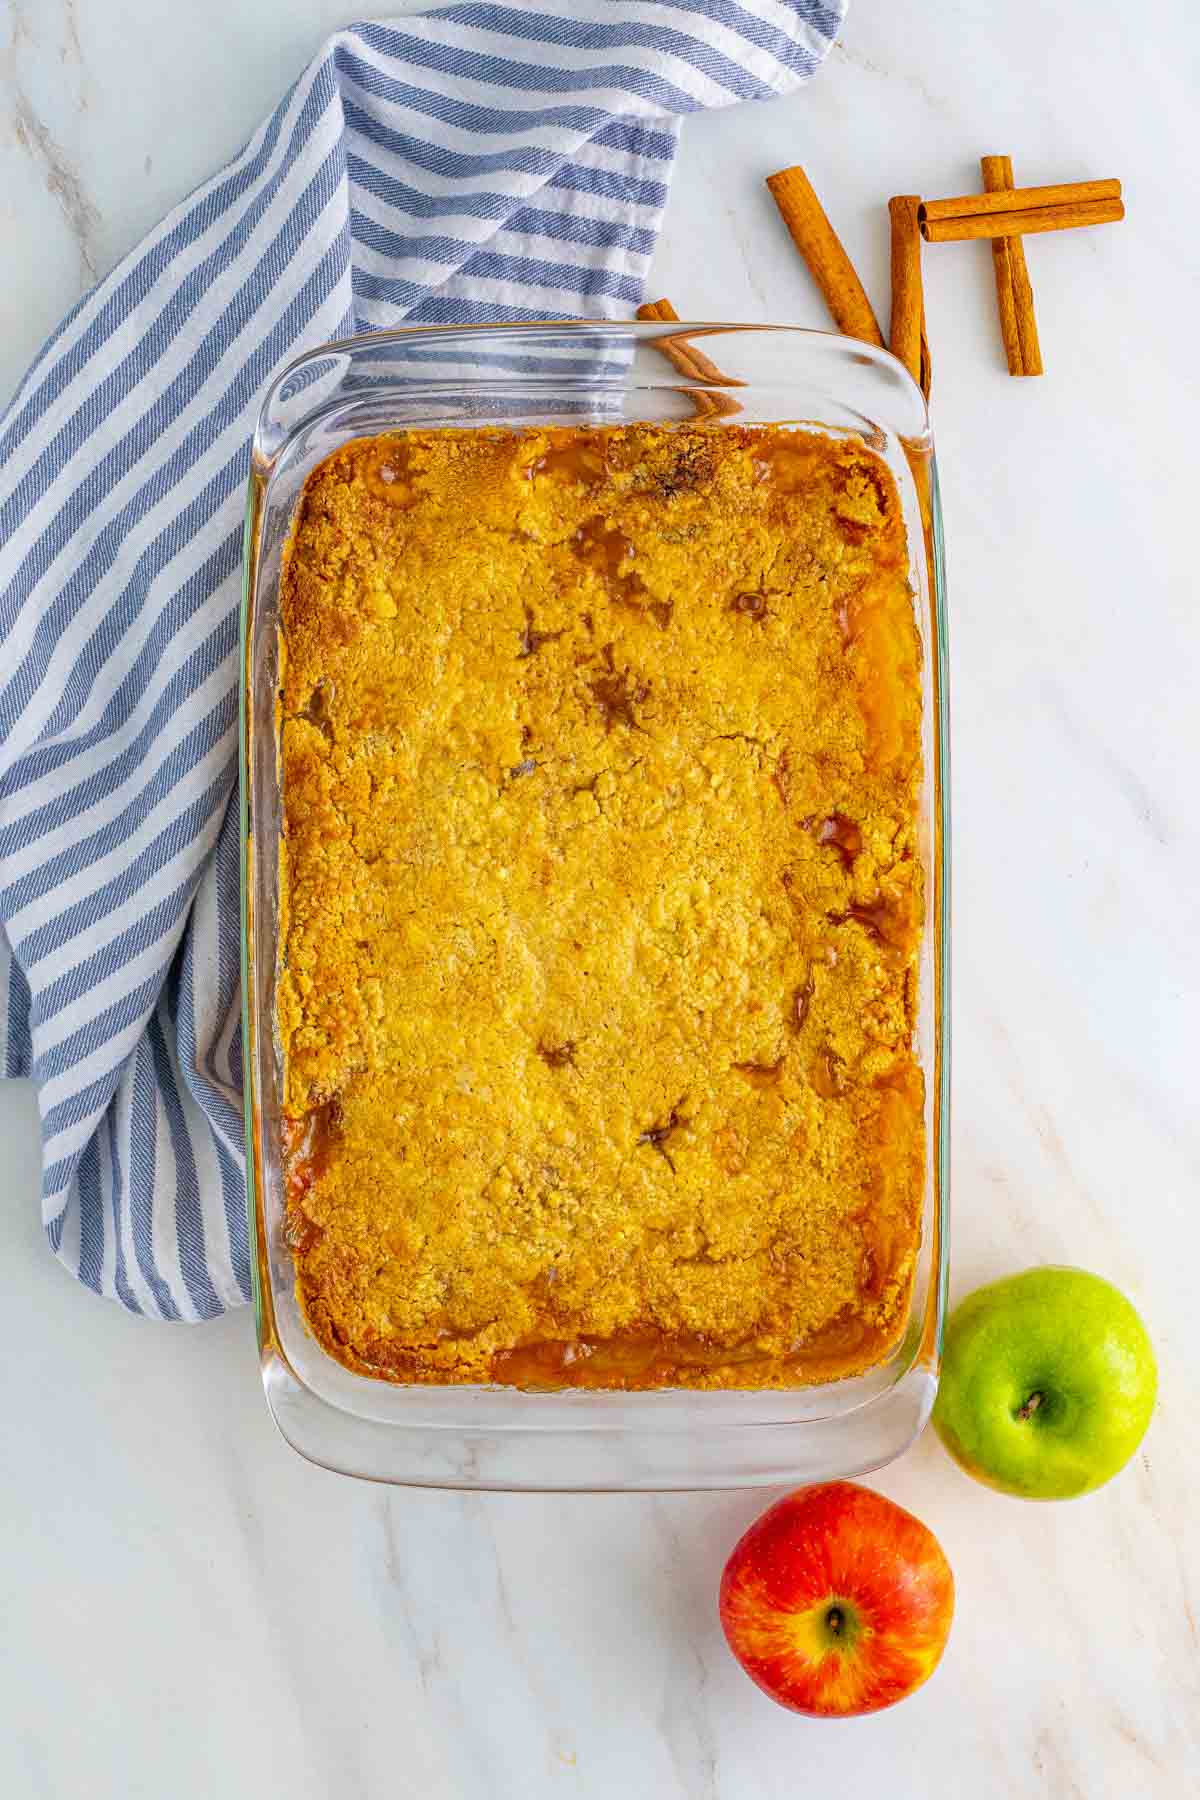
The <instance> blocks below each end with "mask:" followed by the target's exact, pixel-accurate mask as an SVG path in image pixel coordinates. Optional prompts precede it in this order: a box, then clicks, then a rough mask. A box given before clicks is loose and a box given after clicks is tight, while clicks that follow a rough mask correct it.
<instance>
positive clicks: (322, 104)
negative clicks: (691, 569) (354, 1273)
mask: <svg viewBox="0 0 1200 1800" xmlns="http://www.w3.org/2000/svg"><path fill="white" fill-rule="evenodd" d="M844 7H845V0H513V4H511V5H500V4H490V3H487V0H462V3H461V4H454V5H449V6H444V7H442V8H440V9H439V10H438V11H436V12H429V13H425V14H422V15H419V16H417V17H415V18H411V19H406V20H403V21H399V22H392V23H390V24H369V25H360V26H358V27H356V28H354V29H353V30H348V31H345V32H342V33H340V34H339V35H338V36H337V37H335V38H333V39H331V40H330V41H329V43H328V44H327V45H326V46H325V49H324V51H323V52H322V54H321V55H320V56H319V57H318V58H317V60H316V61H315V62H313V63H312V65H311V66H310V67H309V68H308V69H306V70H305V72H304V74H303V75H302V76H301V78H300V80H299V81H298V82H297V83H296V85H295V87H294V88H293V89H292V91H291V92H290V93H289V94H288V96H287V97H286V99H285V100H284V101H283V103H282V105H281V106H280V107H279V108H278V110H277V111H276V112H275V113H274V114H273V115H272V116H271V118H270V119H268V120H267V122H266V124H265V125H263V126H262V128H261V129H260V130H259V131H258V132H257V133H256V134H255V136H254V137H253V138H252V139H251V141H250V143H249V144H248V145H247V147H246V149H245V150H244V151H243V153H242V154H241V155H240V156H239V157H238V158H237V160H236V161H235V162H233V163H231V164H230V165H229V167H228V168H226V169H224V170H223V171H222V172H221V173H220V174H219V175H217V176H216V177H214V178H213V180H211V181H209V182H208V183H206V185H205V186H204V187H202V188H201V189H200V190H199V191H198V192H197V193H196V194H194V195H193V196H192V198H191V199H190V200H187V201H185V203H184V204H183V205H182V206H180V207H178V208H177V209H176V210H175V211H174V212H173V213H172V214H171V215H170V216H169V217H168V218H166V219H165V220H164V221H163V222H162V224H161V225H160V226H159V227H158V229H157V230H156V231H154V232H152V233H151V235H150V236H149V237H148V238H147V239H146V241H145V242H144V243H143V244H141V245H140V246H139V247H138V248H137V249H136V250H135V251H134V252H133V254H132V255H131V256H129V257H127V258H126V260H125V261H124V262H123V263H122V264H121V265H120V266H119V267H118V268H117V269H115V270H114V272H113V273H112V274H111V275H110V276H108V278H107V279H106V280H105V281H103V282H101V284H100V285H99V287H97V288H96V289H94V291H93V292H92V293H91V294H89V295H88V296H87V297H86V299H84V300H83V301H81V302H80V304H79V305H78V306H77V307H76V308H75V310H74V311H73V312H72V313H71V314H70V316H69V317H68V318H67V319H66V321H65V322H64V323H63V325H62V326H61V327H60V328H59V330H58V331H57V332H56V334H55V335H54V337H53V338H52V339H51V340H50V342H49V343H48V344H47V346H46V348H45V349H44V350H43V352H42V354H41V356H40V357H39V359H38V361H37V362H36V364H35V365H34V367H33V369H32V370H31V371H30V373H29V375H28V376H27V378H26V380H25V382H24V383H23V385H22V387H21V389H20V391H19V392H18V394H17V396H16V398H15V400H14V401H13V403H12V405H11V406H10V408H9V409H8V411H7V413H6V414H5V415H4V417H3V420H2V421H0V594H2V595H3V608H2V613H0V631H2V633H3V642H4V649H3V659H2V665H0V683H2V684H3V685H2V688H0V734H2V744H3V750H2V756H0V856H2V858H3V861H2V864H0V922H2V931H0V1066H3V1067H4V1068H5V1070H6V1072H7V1073H8V1074H10V1075H24V1074H31V1075H32V1076H33V1079H34V1081H35V1082H36V1083H37V1087H38V1093H39V1100H40V1106H41V1115H42V1125H43V1137H44V1168H45V1173H44V1184H43V1202H42V1204H43V1213H44V1219H45V1225H46V1230H47V1233H48V1235H49V1238H50V1242H51V1244H52V1245H53V1247H54V1249H55V1251H56V1252H57V1253H58V1255H59V1256H60V1257H61V1258H62V1260H63V1261H64V1262H65V1263H66V1265H67V1266H68V1268H70V1269H71V1270H72V1272H73V1273H75V1274H77V1275H78V1277H79V1279H80V1280H81V1281H83V1282H85V1283H86V1284H87V1285H88V1286H89V1287H91V1288H94V1289H95V1290H96V1292H97V1293H101V1294H107V1295H109V1296H111V1297H113V1298H115V1299H118V1300H120V1301H121V1302H122V1303H123V1304H124V1305H125V1306H127V1307H129V1308H130V1309H131V1310H133V1311H135V1312H142V1313H148V1314H151V1315H154V1316H157V1317H160V1318H166V1319H202V1318H210V1317H212V1316H213V1315H214V1314H216V1313H219V1312H221V1311H222V1310H223V1309H224V1308H225V1307H227V1306H231V1305H235V1304H237V1303H239V1302H241V1301H244V1300H246V1299H248V1298H249V1295H250V1270H249V1251H248V1243H247V1231H246V1222H245V1213H244V1206H245V1201H244V1165H243V1152H242V1126H241V1080H242V1077H241V1038H240V1025H239V972H238V955H239V922H238V920H239V903H238V846H237V821H236V808H235V807H233V806H231V805H230V804H229V802H230V795H231V791H232V789H233V787H234V784H235V781H236V717H235V715H236V684H237V656H236V638H237V607H238V598H239V560H240V552H241V530H242V505H243V490H244V487H245V481H246V473H247V446H248V442H249V438H250V435H251V430H252V426H253V421H254V417H255V413H256V410H257V405H258V401H259V397H260V395H261V393H262V391H263V389H264V388H265V386H266V384H267V383H268V381H269V379H270V378H271V376H272V375H273V374H274V373H275V372H277V371H278V369H279V368H280V366H281V364H283V363H284V362H286V361H287V360H288V359H289V358H291V357H292V356H294V355H296V354H297V353H298V352H299V351H301V350H303V349H306V348H309V347H311V346H312V345H315V344H318V343H321V342H322V341H324V340H326V339H328V338H333V337H339V336H345V335H346V334H348V333H350V332H356V331H363V330H369V329H372V328H377V327H384V326H391V325H395V324H397V323H398V322H399V321H401V320H433V321H473V320H484V319H533V318H546V317H550V318H562V317H564V316H574V315H585V316H600V317H613V316H617V317H623V316H626V315H627V314H628V313H629V312H630V311H631V310H632V309H633V308H634V307H635V306H636V305H637V303H638V301H639V300H640V299H641V297H642V281H643V276H644V274H645V271H646V268H647V265H648V262H649V259H650V256H651V253H652V252H653V249H654V243H655V237H656V234H657V231H658V226H659V222H660V219H661V217H662V210H663V205H664V203H665V200H666V196H667V182H668V179H669V175H670V170H671V163H672V158H673V155H674V151H675V143H676V137H677V132H678V128H679V121H680V118H681V117H682V115H683V114H685V113H689V112H693V111H696V110H698V109H700V108H704V107H712V106H726V105H729V104H730V103H732V102H735V101H739V100H758V99H765V98H767V97H769V96H771V95H774V94H781V93H786V92H789V91H791V90H792V89H793V88H795V87H797V86H798V85H799V84H800V83H802V82H803V81H805V80H806V79H807V78H808V77H809V76H810V75H811V74H812V73H813V71H814V69H815V68H816V66H817V64H818V63H819V62H820V60H821V58H822V57H823V56H824V54H825V52H826V51H827V50H828V48H829V45H830V43H831V42H832V39H833V36H834V33H835V32H836V30H837V28H838V26H839V25H840V23H841V18H842V14H843V11H844Z"/></svg>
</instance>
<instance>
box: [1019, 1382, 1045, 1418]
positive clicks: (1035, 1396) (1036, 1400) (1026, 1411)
mask: <svg viewBox="0 0 1200 1800" xmlns="http://www.w3.org/2000/svg"><path fill="white" fill-rule="evenodd" d="M1045 1398H1046V1396H1045V1395H1044V1394H1040V1393H1039V1392H1038V1390H1037V1388H1034V1390H1033V1392H1032V1394H1030V1396H1029V1398H1028V1400H1027V1401H1026V1402H1025V1404H1024V1406H1023V1407H1022V1408H1021V1410H1020V1412H1019V1413H1018V1414H1017V1417H1018V1419H1032V1417H1033V1415H1034V1413H1035V1412H1036V1411H1037V1409H1038V1407H1039V1406H1040V1405H1041V1404H1042V1401H1043V1400H1044V1399H1045Z"/></svg>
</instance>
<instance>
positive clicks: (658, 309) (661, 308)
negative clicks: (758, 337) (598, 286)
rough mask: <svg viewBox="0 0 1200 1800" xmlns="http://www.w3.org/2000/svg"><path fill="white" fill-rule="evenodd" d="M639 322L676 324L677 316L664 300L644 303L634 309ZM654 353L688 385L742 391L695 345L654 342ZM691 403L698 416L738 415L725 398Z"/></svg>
mask: <svg viewBox="0 0 1200 1800" xmlns="http://www.w3.org/2000/svg"><path fill="white" fill-rule="evenodd" d="M637 316H638V318H639V319H645V320H648V321H651V322H657V323H659V324H671V325H674V324H678V322H679V314H678V313H677V312H676V311H675V308H674V307H673V306H672V305H671V302H670V301H669V300H667V299H665V298H664V299H662V300H645V301H643V303H642V304H641V306H639V307H638V309H637ZM654 347H655V349H656V350H661V352H662V354H663V355H664V356H665V357H666V359H667V361H668V362H669V363H670V364H671V366H672V368H674V369H677V370H678V371H679V373H680V374H681V375H682V376H683V377H684V378H685V379H686V380H687V381H702V382H707V383H708V384H710V385H711V386H713V387H745V385H746V384H745V382H744V381H736V380H734V379H733V378H732V377H731V376H729V375H725V374H723V373H722V372H721V370H720V369H718V367H717V365H716V363H715V362H713V361H712V359H711V358H710V357H707V356H705V354H704V352H703V350H697V349H696V347H695V345H694V344H691V343H688V342H684V343H676V342H675V341H674V339H672V338H669V337H665V338H657V339H655V345H654ZM692 401H693V404H694V406H695V408H696V412H697V414H698V415H701V416H703V415H705V414H709V415H712V414H714V413H715V414H716V415H718V416H719V417H725V418H727V417H728V416H729V415H730V414H731V413H736V412H740V411H741V410H742V409H741V406H740V404H739V403H738V401H736V400H733V399H731V398H730V397H729V395H728V394H693V395H692Z"/></svg>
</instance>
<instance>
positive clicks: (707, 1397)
mask: <svg viewBox="0 0 1200 1800" xmlns="http://www.w3.org/2000/svg"><path fill="white" fill-rule="evenodd" d="M699 416H703V417H705V418H706V419H707V421H708V423H709V424H710V425H711V427H712V429H714V430H719V429H721V426H722V422H723V421H724V420H727V419H728V420H731V421H736V422H737V423H738V424H747V423H749V424H780V423H784V424H792V425H803V426H804V428H805V429H808V430H814V429H815V430H819V431H821V432H824V433H827V434H829V435H831V436H833V437H843V436H847V435H853V436H858V437H861V438H863V439H864V440H866V442H867V443H869V444H870V446H871V447H872V448H873V449H874V450H875V451H876V452H877V453H878V454H879V455H880V456H882V457H883V458H884V460H885V461H886V462H887V463H888V465H889V467H890V469H891V471H892V474H893V475H894V477H895V480H896V483H897V487H898V489H899V492H900V496H901V500H902V504H903V509H904V514H905V521H906V525H907V531H908V544H909V556H910V583H911V588H912V595H913V606H914V610H915V615H916V619H917V623H918V627H919V630H920V635H921V641H922V646H923V688H924V693H923V700H924V760H925V781H924V796H923V805H922V830H921V850H922V855H923V857H924V862H925V893H926V919H925V930H924V936H923V946H922V956H921V967H920V1002H919V1013H918V1021H917V1032H916V1050H917V1054H918V1056H919V1059H920V1062H921V1066H922V1068H923V1070H924V1072H925V1087H926V1140H927V1154H926V1177H925V1194H924V1206H923V1218H922V1242H921V1250H920V1256H919V1260H918V1268H917V1276H916V1282H915V1286H914V1291H913V1298H912V1303H911V1308H910V1312H909V1317H908V1325H907V1329H906V1331H905V1333H904V1335H903V1337H902V1339H901V1341H900V1343H899V1344H898V1346H897V1348H896V1349H895V1351H894V1352H893V1354H892V1355H891V1356H890V1357H889V1359H888V1360H887V1361H886V1362H884V1363H882V1364H880V1365H879V1366H877V1367H875V1368H873V1369H871V1370H870V1371H869V1372H868V1373H867V1374H865V1375H861V1376H855V1377H853V1378H848V1379H845V1380H841V1381H837V1382H830V1383H826V1384H824V1385H821V1386H815V1387H798V1388H796V1389H793V1390H790V1391H782V1392H779V1391H773V1392H750V1391H745V1392H708V1391H700V1392H695V1391H690V1392H685V1391H682V1390H661V1391H654V1392H644V1393H606V1392H597V1391H595V1390H587V1389H575V1390H568V1391H564V1392H539V1393H526V1392H521V1391H519V1390H515V1389H512V1388H502V1387H490V1386H478V1387H461V1386H460V1387H450V1386H446V1387H431V1386H412V1387H403V1386H394V1385H392V1384H391V1383H388V1382H384V1381H378V1380H372V1379H370V1378H368V1377H364V1376H360V1375H357V1374H354V1373H351V1371H350V1370H348V1369H346V1368H343V1367H342V1365H341V1364H340V1363H338V1362H336V1361H335V1360H334V1359H333V1358H332V1357H330V1356H328V1355H327V1354H326V1353H325V1351H324V1350H323V1349H321V1347H320V1346H319V1345H318V1344H317V1342H316V1340H315V1339H314V1338H312V1337H311V1336H310V1335H309V1333H308V1331H307V1329H306V1327H305V1325H304V1322H303V1319H302V1316H301V1312H300V1309H299V1306H298V1303H297V1300H296V1295H295V1291H294V1271H293V1265H292V1257H291V1252H290V1250H289V1248H288V1244H287V1242H286V1239H285V1235H284V1192H283V1154H282V1129H281V1124H282V1121H281V1100H280V1095H281V1066H280V1055H279V1046H278V1042H277V1038H276V1033H275V1029H274V1018H275V981H276V964H277V949H278V940H279V931H278V910H279V843H280V831H281V823H282V806H281V791H280V774H279V759H278V746H277V724H276V714H277V690H278V653H277V645H278V625H279V583H280V567H281V557H282V553H283V549H284V545H285V542H286V539H287V535H288V532H289V529H290V525H291V521H292V516H293V512H294V509H295V506H296V503H297V500H298V497H299V494H300V491H301V489H302V487H303V484H304V482H305V479H306V478H307V476H308V474H309V472H310V471H311V470H312V469H313V467H314V466H315V465H316V464H317V463H318V462H319V461H321V460H322V459H323V458H324V457H326V456H328V455H329V454H330V453H331V452H332V451H333V450H335V449H337V448H338V447H339V446H340V445H342V444H344V443H346V442H347V441H348V440H350V439H352V438H356V437H363V436H369V435H372V434H374V433H377V432H382V431H396V430H403V429H405V428H406V427H415V426H421V427H425V428H428V427H432V426H457V427H463V426H471V427H486V426H496V425H508V426H521V425H530V426H531V425H546V424H553V425H563V424H580V423H603V424H617V423H623V422H631V421H635V420H638V421H653V422H655V423H660V424H661V423H669V422H672V421H678V422H682V421H685V420H689V419H691V420H694V419H696V418H697V417H699ZM245 542H246V557H245V592H244V599H243V608H242V641H241V654H242V694H241V699H242V705H241V803H242V832H243V838H242V845H243V862H242V920H243V948H242V955H243V962H242V989H243V1007H244V1032H245V1035H244V1045H245V1106H246V1172H247V1190H248V1201H249V1215H250V1237H251V1249H252V1264H253V1272H254V1299H255V1307H256V1311H257V1318H258V1341H259V1347H260V1360H261V1367H262V1377H263V1384H264V1387H265V1389H266V1395H267V1402H268V1405H269V1407H270V1410H271V1413H272V1416H273V1417H274V1419H275V1422H276V1424H277V1425H278V1427H279V1429H280V1431H281V1432H282V1434H283V1436H284V1437H285V1438H286V1439H287V1441H288V1442H289V1443H290V1444H291V1445H292V1446H293V1448H294V1449H296V1450H297V1451H299V1452H300V1454H301V1455H303V1456H306V1457H308V1458H309V1459H310V1460H311V1461H313V1462H316V1463H319V1464H321V1465H323V1466H324V1467H326V1468H330V1469H337V1470H340V1471H342V1472H344V1473H347V1474H352V1475H359V1476H365V1477H368V1478H370V1479H373V1480H377V1481H387V1482H396V1483H408V1484H413V1485H419V1486H424V1487H455V1488H500V1489H530V1490H538V1489H543V1490H544V1489H583V1490H587V1489H593V1490H614V1489H675V1488H723V1487H744V1486H753V1485H757V1484H768V1483H779V1482H792V1481H810V1480H814V1479H818V1478H827V1477H831V1476H838V1475H851V1474H856V1473H861V1472H862V1471H864V1470H867V1469H871V1468H877V1467H879V1466H880V1465H881V1464H882V1463H885V1462H887V1461H889V1460H890V1459H891V1458H893V1457H895V1456H897V1455H899V1454H900V1452H901V1451H903V1450H904V1449H905V1448H906V1447H907V1446H908V1445H909V1444H910V1443H911V1442H912V1440H913V1438H914V1437H915V1436H916V1435H917V1433H918V1432H919V1431H920V1429H921V1427H922V1426H923V1425H924V1423H925V1421H926V1419H927V1417H928V1415H929V1411H930V1408H931V1407H932V1405H933V1398H934V1394H935V1392H936V1388H937V1375H938V1361H939V1356H940V1351H941V1340H942V1326H943V1319H944V1313H945V1305H946V1285H947V1177H948V1097H949V1041H948V1019H947V1010H946V1003H947V997H948V992H949V986H948V950H949V934H948V857H949V840H948V829H947V827H948V808H947V775H948V752H947V699H946V669H947V664H946V620H945V584H944V577H943V564H942V538H941V521H940V512H939V506H938V490H937V476H936V469H935V463H934V456H933V441H932V437H931V435H930V428H929V419H928V414H927V411H926V407H925V403H924V401H923V400H922V398H921V395H920V393H919V392H918V390H917V388H916V387H915V386H914V385H913V383H912V381H911V380H910V379H909V377H908V375H907V374H906V373H905V371H904V370H903V369H902V367H901V366H900V364H899V363H897V362H896V361H895V360H894V359H893V358H892V357H891V356H889V355H888V354H887V353H886V352H885V351H881V350H876V349H874V348H872V347H870V346H868V345H864V344H861V343H857V342H855V341H853V340H851V339H848V338H841V337H833V336H830V335H828V334H826V333H822V332H812V331H802V330H797V329H793V328H790V327H782V326H779V327H777V326H761V327H760V326H747V325H721V324H704V325H699V324H687V323H684V324H661V323H653V324H619V323H612V324H609V323H581V324H572V325H545V326H541V325H534V326H514V325H497V326H491V327H486V326H485V327H480V326H472V327H463V328H459V327H454V326H451V327H440V328H438V327H418V328H414V329H412V330H401V331H396V332H389V333H384V334H380V335H372V336H369V337H359V338H352V339H348V340H346V341H344V342H340V343H332V344H328V345H326V346H324V347H322V348H321V349H318V350H315V351H312V352H310V353H309V354H307V355H305V356H303V357H301V358H300V359H299V360H298V361H297V362H295V363H293V364H292V365H291V366H290V367H289V368H288V369H286V370H285V371H284V372H283V374H282V375H280V376H279V377H278V379H277V380H276V381H275V383H274V384H273V386H272V387H271V389H270V391H269V392H268V394H267V396H266V399H265V401H264V402H263V407H262V412H261V415H260V417H259V421H258V427H257V430H256V432H255V436H254V443H253V447H252V455H251V470H250V490H249V503H248V509H247V518H246V540H245Z"/></svg>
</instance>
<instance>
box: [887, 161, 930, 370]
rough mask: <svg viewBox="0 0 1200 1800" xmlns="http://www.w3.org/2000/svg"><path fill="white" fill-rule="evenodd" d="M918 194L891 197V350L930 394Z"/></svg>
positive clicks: (889, 202) (889, 203)
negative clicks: (918, 220) (918, 221)
mask: <svg viewBox="0 0 1200 1800" xmlns="http://www.w3.org/2000/svg"><path fill="white" fill-rule="evenodd" d="M920 204H921V201H920V196H919V195H917V194H896V195H895V196H894V197H893V198H892V199H891V200H889V201H888V216H889V217H890V219H891V222H892V324H891V352H892V355H893V356H894V357H896V358H897V360H898V361H899V362H902V363H903V364H904V366H905V368H906V369H907V370H908V372H909V374H910V375H911V376H912V378H913V380H914V381H915V382H916V384H917V386H918V387H919V388H920V389H921V392H922V393H923V394H924V395H925V398H926V399H928V398H929V376H930V368H929V345H928V343H927V342H926V338H925V297H924V289H923V286H922V282H921V232H920V228H919V226H918V223H917V210H918V208H919V207H920Z"/></svg>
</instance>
